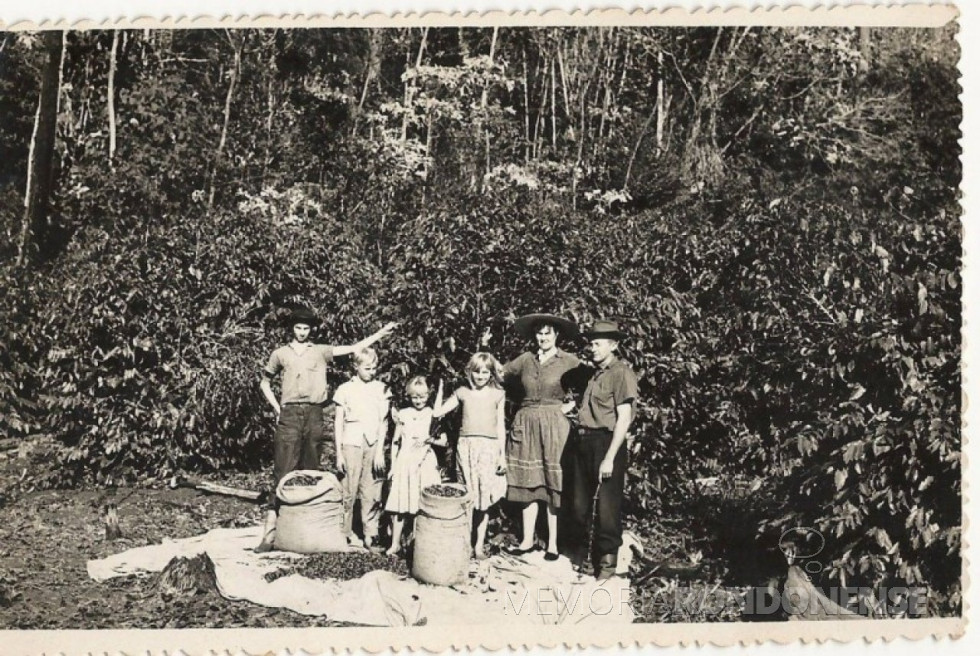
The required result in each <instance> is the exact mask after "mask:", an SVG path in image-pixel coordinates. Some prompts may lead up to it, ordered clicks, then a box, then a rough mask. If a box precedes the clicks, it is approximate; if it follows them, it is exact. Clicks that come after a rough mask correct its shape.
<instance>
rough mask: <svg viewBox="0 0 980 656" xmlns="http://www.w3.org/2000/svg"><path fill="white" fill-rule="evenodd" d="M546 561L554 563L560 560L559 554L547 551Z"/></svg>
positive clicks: (545, 554)
mask: <svg viewBox="0 0 980 656" xmlns="http://www.w3.org/2000/svg"><path fill="white" fill-rule="evenodd" d="M544 559H545V560H547V561H548V562H554V561H556V560H558V554H556V553H554V552H553V551H545V552H544Z"/></svg>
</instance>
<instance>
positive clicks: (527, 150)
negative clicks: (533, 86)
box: [521, 47, 531, 164]
mask: <svg viewBox="0 0 980 656" xmlns="http://www.w3.org/2000/svg"><path fill="white" fill-rule="evenodd" d="M521 57H522V62H523V64H524V163H525V164H528V163H529V162H530V161H531V104H530V99H529V98H528V95H529V94H530V91H529V90H528V88H527V81H528V80H527V50H526V49H525V48H524V47H521Z"/></svg>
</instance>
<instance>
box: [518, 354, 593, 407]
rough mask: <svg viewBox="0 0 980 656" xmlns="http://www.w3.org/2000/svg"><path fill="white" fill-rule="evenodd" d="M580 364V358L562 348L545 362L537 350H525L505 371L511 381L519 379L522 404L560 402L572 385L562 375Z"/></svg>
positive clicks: (557, 403)
mask: <svg viewBox="0 0 980 656" xmlns="http://www.w3.org/2000/svg"><path fill="white" fill-rule="evenodd" d="M581 364H582V362H581V360H579V359H578V358H577V357H575V356H574V355H572V354H570V353H566V352H565V351H562V350H561V349H556V351H555V354H554V355H553V356H551V357H550V358H548V359H547V360H545V361H544V362H541V361H540V360H539V359H538V356H537V354H536V353H522V354H521V355H519V356H517V357H516V358H514V359H513V360H511V361H510V362H508V363H507V364H506V365H504V375H505V376H506V377H507V382H508V383H511V384H515V385H516V384H517V383H520V388H521V389H520V391H521V393H522V394H521V395H520V398H521V401H522V404H523V405H560V404H561V402H562V401H563V400H564V398H565V390H566V389H567V388H568V387H569V385H568V384H567V383H566V382H565V381H564V380H563V379H564V378H565V376H566V374H567V373H568V372H569V371H571V370H573V369H575V368H576V367H579V366H581Z"/></svg>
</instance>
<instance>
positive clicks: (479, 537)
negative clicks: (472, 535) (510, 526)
mask: <svg viewBox="0 0 980 656" xmlns="http://www.w3.org/2000/svg"><path fill="white" fill-rule="evenodd" d="M476 512H477V513H478V515H479V519H478V520H477V524H476V545H474V547H473V555H474V556H476V559H477V560H483V559H484V558H486V557H487V552H486V551H484V545H483V543H484V542H485V541H486V539H487V526H488V525H489V524H490V513H489V512H488V511H486V510H477V511H476Z"/></svg>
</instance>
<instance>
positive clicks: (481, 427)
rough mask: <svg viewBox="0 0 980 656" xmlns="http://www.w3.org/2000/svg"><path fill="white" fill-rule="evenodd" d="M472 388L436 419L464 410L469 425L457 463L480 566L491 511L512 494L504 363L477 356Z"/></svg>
mask: <svg viewBox="0 0 980 656" xmlns="http://www.w3.org/2000/svg"><path fill="white" fill-rule="evenodd" d="M466 377H467V378H468V379H469V387H460V388H459V389H457V390H456V391H455V392H453V395H452V396H450V397H449V398H448V399H446V402H445V403H442V404H440V405H437V406H436V407H435V408H434V409H433V411H432V416H433V417H441V416H443V415H445V414H448V413H450V412H452V411H453V410H455V409H456V408H458V407H462V410H463V422H462V427H461V428H460V431H459V443H458V444H457V446H456V458H457V460H458V462H459V470H460V472H461V473H462V475H463V482H464V483H465V484H466V487H467V488H468V490H469V494H470V498H471V499H472V500H473V507H474V510H475V511H476V512H475V520H476V544H474V545H473V553H474V555H475V556H476V558H477V559H478V560H482V559H484V558H486V557H487V556H486V552H485V551H484V542H485V540H486V537H487V524H488V522H489V519H490V516H489V512H488V511H489V510H490V507H491V506H493V504H495V503H497V501H499V500H500V499H501V498H502V497H503V496H504V494H506V492H507V478H506V473H507V467H506V464H505V462H506V461H505V459H504V443H505V439H506V431H505V429H504V390H503V384H502V380H503V377H502V371H501V367H500V363H499V362H497V359H496V358H495V357H493V356H492V355H490V354H489V353H482V352H481V353H474V354H473V357H471V358H470V361H469V363H468V364H467V365H466Z"/></svg>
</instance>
